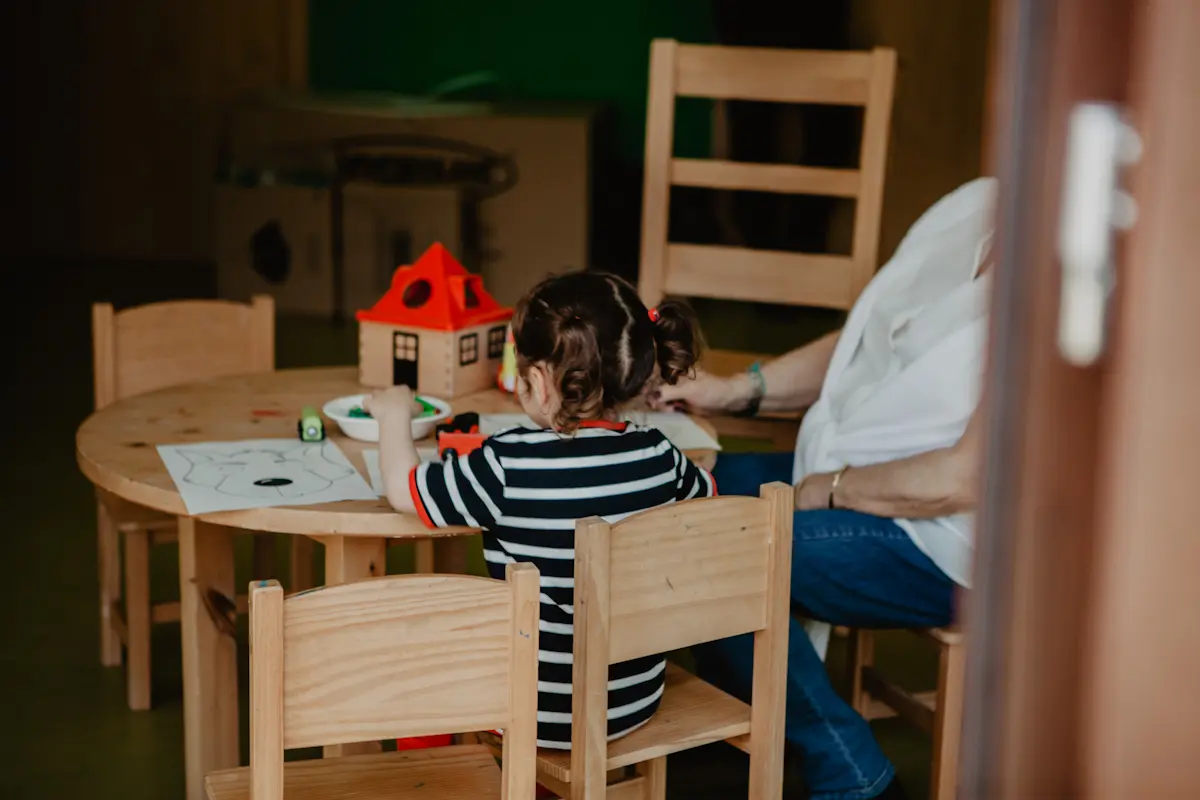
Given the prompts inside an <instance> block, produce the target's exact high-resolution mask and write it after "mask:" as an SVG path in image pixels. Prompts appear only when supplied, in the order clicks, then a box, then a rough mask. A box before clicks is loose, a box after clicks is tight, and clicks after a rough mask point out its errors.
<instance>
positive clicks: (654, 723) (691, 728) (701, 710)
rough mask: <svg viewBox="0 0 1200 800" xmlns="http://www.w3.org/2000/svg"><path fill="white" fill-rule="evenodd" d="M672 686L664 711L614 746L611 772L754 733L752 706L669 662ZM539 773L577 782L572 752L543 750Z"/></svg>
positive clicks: (610, 754) (611, 745) (668, 677)
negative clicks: (751, 728)
mask: <svg viewBox="0 0 1200 800" xmlns="http://www.w3.org/2000/svg"><path fill="white" fill-rule="evenodd" d="M666 684H667V685H666V688H665V689H664V690H663V696H662V702H661V703H660V704H659V706H658V711H656V712H655V713H654V716H653V717H651V718H650V721H649V722H647V723H646V724H645V725H643V726H642V727H640V728H638V729H637V730H636V731H634V732H633V733H631V734H629V735H628V736H622V737H621V738H620V739H616V740H614V741H612V742H609V743H608V764H607V767H606V769H610V770H612V769H618V768H620V767H627V766H629V765H630V764H640V763H642V762H643V761H649V760H650V759H653V758H658V757H659V756H665V755H670V754H671V753H677V752H679V751H680V750H690V749H692V748H694V747H701V746H703V745H706V744H711V743H712V742H720V741H723V740H725V739H731V738H733V737H735V736H744V735H745V734H748V733H749V732H750V706H748V705H746V704H745V703H743V702H742V701H741V700H738V699H737V698H736V697H732V696H730V695H728V694H725V692H722V691H721V690H720V689H718V688H716V687H715V686H712V685H711V684H708V683H705V682H704V681H702V680H700V679H699V678H697V677H696V676H695V675H692V674H691V673H690V672H688V671H687V670H685V669H683V668H681V667H677V666H675V665H674V664H671V663H670V662H668V663H667V675H666ZM538 772H539V773H541V774H546V775H549V776H551V777H553V778H557V779H558V780H560V781H562V782H563V783H570V782H571V753H570V751H567V750H539V751H538Z"/></svg>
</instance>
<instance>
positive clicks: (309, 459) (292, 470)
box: [158, 439, 378, 514]
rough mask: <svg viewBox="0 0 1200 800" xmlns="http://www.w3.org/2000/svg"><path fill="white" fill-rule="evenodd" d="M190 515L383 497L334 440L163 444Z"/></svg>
mask: <svg viewBox="0 0 1200 800" xmlns="http://www.w3.org/2000/svg"><path fill="white" fill-rule="evenodd" d="M158 454H159V457H161V458H162V460H163V464H165V465H166V467H167V471H168V472H169V473H170V475H171V478H172V479H173V480H174V481H175V486H176V487H177V488H178V489H179V494H180V496H181V497H182V498H183V503H184V505H185V506H186V507H187V510H188V513H189V514H208V513H211V512H214V511H237V510H240V509H245V508H268V507H271V506H306V505H317V504H320V503H336V502H339V501H342V500H374V499H375V498H376V497H377V496H378V495H376V493H375V492H374V491H372V490H371V487H370V486H368V485H367V482H366V481H365V480H363V477H362V476H361V475H359V474H358V471H357V470H356V469H354V467H353V466H352V465H351V464H350V461H349V460H348V459H347V458H346V455H345V454H344V453H343V452H342V451H341V450H340V449H338V446H337V445H336V444H335V443H333V442H332V441H324V442H311V443H309V442H301V441H298V440H296V439H252V440H248V441H243V442H204V443H198V444H179V445H159V446H158Z"/></svg>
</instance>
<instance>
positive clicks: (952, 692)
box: [847, 628, 967, 800]
mask: <svg viewBox="0 0 1200 800" xmlns="http://www.w3.org/2000/svg"><path fill="white" fill-rule="evenodd" d="M914 633H916V634H917V635H919V636H921V637H922V638H924V639H927V640H928V641H930V642H932V643H933V644H934V646H936V647H937V648H938V654H939V655H938V682H937V689H936V690H935V691H932V692H909V691H908V690H906V689H904V688H902V687H901V686H900V685H899V684H897V683H895V682H894V681H891V680H889V679H888V678H886V677H885V676H884V675H883V673H881V672H880V671H879V669H878V668H877V667H876V666H875V638H874V631H870V630H866V629H855V630H852V631H851V632H850V654H849V658H848V660H847V663H848V664H849V668H850V704H851V705H852V706H853V707H854V710H855V711H857V712H858V713H860V714H862V715H863V717H865V718H866V719H881V718H884V717H894V716H899V717H901V718H902V719H904V720H906V721H907V722H909V723H910V724H912V725H915V726H916V727H918V728H920V729H921V730H923V731H925V732H926V733H928V734H931V735H932V736H933V769H932V772H931V773H930V779H929V797H930V798H931V800H952V798H953V797H954V796H955V792H956V789H957V786H958V746H959V737H960V734H961V731H962V710H963V706H962V704H963V672H964V669H965V666H966V658H967V653H966V643H965V642H964V637H963V634H962V632H961V631H960V630H957V629H955V628H923V629H918V630H915V631H914Z"/></svg>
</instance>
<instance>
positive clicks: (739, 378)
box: [656, 331, 841, 413]
mask: <svg viewBox="0 0 1200 800" xmlns="http://www.w3.org/2000/svg"><path fill="white" fill-rule="evenodd" d="M839 335H841V331H834V332H833V333H829V334H826V335H825V336H822V337H821V338H820V339H816V340H814V341H812V342H809V343H808V344H806V345H804V346H803V347H799V348H797V349H795V350H792V351H791V352H790V353H787V354H785V355H782V356H780V357H779V358H776V359H774V360H772V361H770V362H768V363H767V364H765V365H763V367H762V376H763V380H764V382H765V383H766V389H767V391H766V394H765V395H763V398H762V401H761V403H760V405H759V409H760V410H762V411H798V410H800V409H803V408H807V407H809V406H811V405H812V404H813V403H815V402H816V401H817V398H818V397H820V395H821V385H822V384H823V383H824V382H825V373H826V372H827V371H828V370H829V362H830V360H831V359H832V358H833V349H834V346H835V345H837V341H838V336H839ZM755 390H756V386H755V382H754V379H753V378H752V377H751V376H750V375H749V374H748V373H742V374H740V375H733V376H730V377H727V378H719V377H717V376H715V375H710V374H709V373H707V372H704V371H702V370H699V371H697V374H696V377H695V378H694V379H684V380H681V381H680V382H679V383H677V384H676V385H674V386H663V387H662V390H661V396H660V397H659V398H658V401H657V402H656V405H659V406H663V405H667V404H670V403H682V404H684V405H686V406H687V407H688V409H689V410H691V411H696V412H700V413H729V412H735V411H741V410H742V409H745V408H747V407H748V406H749V405H750V403H751V401H752V400H753V397H754V393H755Z"/></svg>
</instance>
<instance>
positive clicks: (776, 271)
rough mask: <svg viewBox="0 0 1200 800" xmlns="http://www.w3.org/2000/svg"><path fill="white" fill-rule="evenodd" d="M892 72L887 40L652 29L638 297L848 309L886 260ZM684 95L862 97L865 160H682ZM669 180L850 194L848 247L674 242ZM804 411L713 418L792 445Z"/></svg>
mask: <svg viewBox="0 0 1200 800" xmlns="http://www.w3.org/2000/svg"><path fill="white" fill-rule="evenodd" d="M895 76H896V53H895V51H894V50H891V49H889V48H882V47H879V48H875V49H874V50H872V51H870V52H826V51H812V50H774V49H766V48H757V47H725V46H713V45H688V44H680V43H678V42H676V41H674V40H670V39H656V40H655V41H654V42H653V44H652V45H651V50H650V86H649V97H648V103H647V109H646V168H645V170H646V171H645V184H644V187H643V193H642V248H641V259H640V283H639V287H638V289H639V294H640V295H641V297H642V300H643V301H645V303H646V304H647V305H648V306H655V305H657V304H658V303H659V302H660V301H661V300H662V299H663V297H664V296H666V295H680V296H690V297H714V298H723V299H730V300H747V301H752V302H760V303H784V304H793V305H803V306H822V307H826V308H838V309H849V308H850V307H851V306H852V305H853V304H854V301H855V299H857V297H858V295H859V293H860V292H861V291H862V290H863V288H864V287H865V286H866V285H867V283H868V282H869V281H870V280H871V276H872V275H874V273H875V270H876V268H877V266H878V260H879V227H880V215H881V212H882V207H883V182H884V170H885V167H886V164H887V149H888V129H889V127H890V124H891V113H892V92H893V87H894V84H895ZM676 97H707V98H713V99H716V100H718V101H723V100H759V101H768V102H777V103H811V104H827V105H849V106H861V107H863V108H864V116H863V134H862V144H861V147H860V156H859V165H858V169H830V168H825V167H805V166H799V165H794V164H757V163H739V162H734V161H728V160H720V159H691V158H675V157H674V153H673V150H672V145H673V142H674V128H675V98H676ZM672 186H700V187H706V188H712V189H726V190H747V191H758V192H778V193H788V194H809V195H819V196H829V197H848V198H854V199H855V201H856V204H855V212H854V237H853V245H852V250H851V254H850V255H849V256H835V255H825V254H809V253H785V252H773V251H766V250H754V249H749V248H743V247H725V246H715V245H695V244H673V243H671V242H670V241H668V238H667V221H668V217H669V209H670V194H671V187H672ZM760 358H761V357H760V356H757V355H754V354H752V353H741V352H731V351H726V352H721V351H716V352H712V353H710V354H709V355H708V356H707V358H706V359H705V362H704V364H703V365H702V366H704V367H705V368H706V369H708V370H709V371H710V372H712V373H714V374H718V375H726V374H734V373H736V372H740V371H742V370H745V369H746V368H747V367H749V366H750V365H751V364H752V363H753V362H755V361H757V360H759V359H760ZM798 421H799V415H798V414H774V415H766V414H764V415H762V416H761V417H760V418H758V419H756V420H746V419H739V418H732V417H724V418H716V419H715V420H714V423H715V424H716V427H717V431H718V433H721V434H722V435H731V436H752V437H754V438H767V439H770V440H771V441H772V442H773V443H774V444H775V445H776V446H777V447H779V448H781V449H791V448H792V446H793V445H794V443H795V437H796V427H797V425H798Z"/></svg>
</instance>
